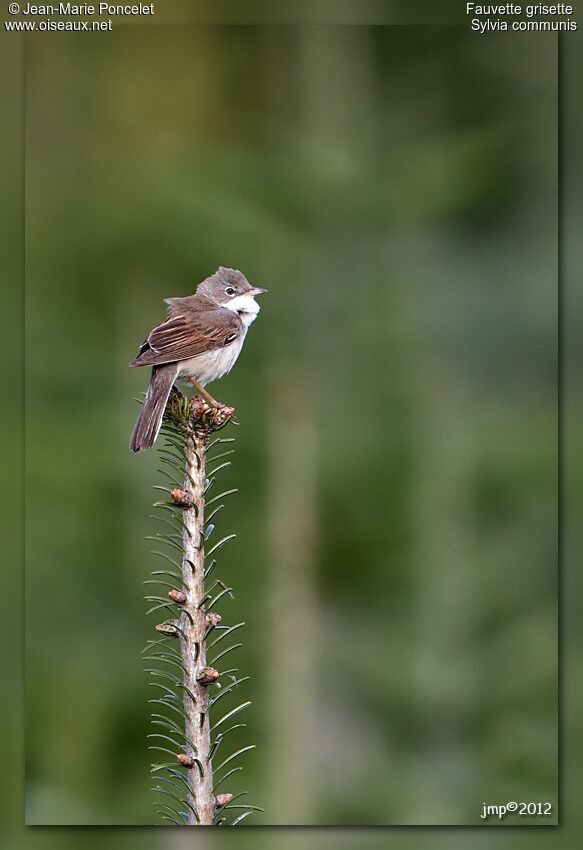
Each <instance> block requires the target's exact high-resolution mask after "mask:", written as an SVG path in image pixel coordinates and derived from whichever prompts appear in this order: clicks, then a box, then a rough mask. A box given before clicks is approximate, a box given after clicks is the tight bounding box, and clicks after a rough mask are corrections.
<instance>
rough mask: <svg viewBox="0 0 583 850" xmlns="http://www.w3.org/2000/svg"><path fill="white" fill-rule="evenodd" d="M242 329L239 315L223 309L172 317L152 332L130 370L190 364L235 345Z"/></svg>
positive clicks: (131, 364)
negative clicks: (178, 362)
mask: <svg viewBox="0 0 583 850" xmlns="http://www.w3.org/2000/svg"><path fill="white" fill-rule="evenodd" d="M242 328H243V325H242V323H241V320H240V318H239V317H238V316H237V315H236V314H235V313H232V312H231V311H230V310H225V309H221V308H218V309H216V310H205V311H204V312H196V313H195V312H192V313H191V312H187V313H183V314H179V315H176V316H171V317H170V318H169V319H166V321H165V322H162V324H160V325H158V326H157V327H155V328H154V330H153V331H151V332H150V335H149V336H148V338H147V340H146V341H145V342H144V343H143V345H142V347H141V348H140V352H139V354H138V356H137V357H136V358H135V360H132V362H131V363H130V366H155V365H158V364H160V363H173V362H175V361H176V360H189V359H190V358H191V357H196V355H197V354H203V353H204V352H205V351H212V349H214V348H223V346H225V345H229V343H231V342H234V341H235V340H236V339H237V337H238V336H239V334H240V333H241V331H242Z"/></svg>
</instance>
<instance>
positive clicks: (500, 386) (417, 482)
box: [26, 25, 557, 846]
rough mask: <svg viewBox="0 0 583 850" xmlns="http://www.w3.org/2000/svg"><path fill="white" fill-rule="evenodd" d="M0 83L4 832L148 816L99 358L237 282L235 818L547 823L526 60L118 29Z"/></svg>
mask: <svg viewBox="0 0 583 850" xmlns="http://www.w3.org/2000/svg"><path fill="white" fill-rule="evenodd" d="M26 61H27V64H26V71H27V75H26V76H27V79H26V162H27V166H26V204H27V212H26V238H27V253H26V274H27V292H26V323H27V329H26V331H27V352H28V353H27V382H26V394H27V415H26V437H27V447H28V448H27V488H28V508H27V576H26V585H27V586H26V621H27V717H26V724H27V754H28V768H27V778H28V786H27V787H28V792H27V793H28V804H27V820H28V822H29V823H36V824H147V823H150V822H152V819H153V815H152V812H151V807H150V801H149V795H148V761H149V757H148V753H147V750H146V734H147V731H148V712H147V708H146V700H147V697H148V688H147V677H146V676H144V674H143V673H142V672H141V665H140V662H139V653H140V649H141V647H142V646H143V644H144V642H145V640H146V639H147V638H148V637H150V636H151V632H150V631H149V630H148V629H149V626H148V623H147V621H146V617H145V614H144V603H143V601H142V598H141V586H142V585H141V582H142V581H143V579H144V578H146V577H147V573H148V572H149V570H150V569H151V567H152V559H151V556H150V555H149V554H148V549H149V546H148V543H147V541H145V540H144V537H145V535H146V534H148V533H149V532H150V530H151V525H150V523H151V520H149V518H148V514H149V512H150V511H149V504H150V502H151V493H152V491H151V485H152V484H153V483H155V481H156V465H157V460H156V457H155V453H153V452H152V453H149V454H148V455H145V456H143V457H142V456H140V457H133V456H132V457H130V455H129V452H128V451H127V442H128V439H129V434H130V431H131V428H132V425H133V420H134V417H135V415H136V412H137V411H136V405H135V404H133V403H132V401H131V399H132V397H134V396H136V395H138V394H139V393H140V392H141V391H142V390H143V389H144V388H145V384H146V381H147V375H146V374H144V373H141V372H139V371H138V370H129V369H127V363H128V362H129V360H130V359H131V358H132V357H133V356H134V354H135V351H136V350H137V346H138V345H139V343H140V342H141V341H142V339H143V338H144V335H145V333H146V332H147V331H148V329H149V328H150V327H151V326H152V325H153V324H154V323H155V322H156V321H158V320H159V319H160V317H161V315H163V305H162V298H164V297H168V296H173V295H183V294H186V293H188V292H191V291H192V290H193V288H194V286H195V285H196V283H197V282H198V281H199V280H200V279H202V278H203V277H204V276H206V275H207V274H209V273H210V272H212V271H213V270H214V269H215V268H216V267H217V266H218V265H219V264H223V265H227V266H235V267H239V268H241V269H242V270H243V271H244V272H245V273H246V274H247V276H248V277H249V278H250V280H251V281H252V282H254V283H256V284H257V285H258V286H266V287H267V288H268V289H269V295H266V296H265V298H264V300H263V302H262V303H263V309H262V313H261V315H260V317H259V319H258V321H257V322H256V323H255V325H254V326H253V328H252V329H251V331H250V334H249V337H248V340H247V342H246V344H245V349H244V351H243V354H242V356H241V359H240V362H239V363H238V364H237V367H236V369H235V370H234V371H233V372H232V373H231V375H229V376H228V377H227V378H225V379H224V380H223V381H221V382H220V384H217V385H215V386H214V388H213V391H214V393H215V395H216V396H217V397H218V398H220V399H222V400H224V401H226V402H228V403H230V404H233V405H235V406H236V408H237V413H238V418H239V420H240V422H241V428H240V429H239V431H238V453H237V458H236V464H235V465H234V467H233V468H232V469H231V470H229V471H228V472H226V473H225V481H227V479H229V481H228V482H227V486H228V484H229V482H232V486H235V484H236V486H239V487H240V490H241V493H240V494H239V496H237V497H235V499H234V500H233V501H231V504H230V505H229V506H228V507H227V508H226V509H225V512H226V513H228V527H229V530H231V528H233V530H234V531H236V532H237V534H238V536H239V543H238V545H237V547H236V550H235V548H233V549H232V551H231V552H229V551H227V550H225V552H224V555H223V556H222V558H221V562H220V570H221V572H220V574H219V575H220V576H221V577H226V578H228V579H229V580H230V581H232V582H233V583H234V584H235V586H236V588H237V597H236V599H235V600H234V601H232V602H231V603H230V604H231V605H232V608H233V611H232V618H233V620H234V618H236V619H237V620H239V619H242V620H245V621H246V623H247V629H246V642H245V647H244V649H243V650H242V655H241V668H242V669H245V671H249V672H250V673H251V674H252V681H251V682H250V683H249V684H248V686H247V687H248V690H249V691H252V692H253V701H254V711H253V714H252V716H251V715H249V718H248V723H249V729H248V731H249V734H250V736H251V740H252V741H254V742H255V743H257V745H258V749H257V751H256V756H254V758H253V760H252V761H249V763H248V765H247V768H246V776H245V787H246V788H248V789H249V791H250V792H251V794H252V796H253V798H255V799H259V800H261V801H262V802H263V801H265V804H266V814H265V815H259V816H258V817H257V821H256V822H257V823H259V822H261V823H274V822H277V823H303V822H313V823H318V824H331V823H337V824H347V823H352V824H359V823H360V824H364V823H371V824H383V823H384V824H388V823H389V824H393V823H397V824H411V823H415V824H428V823H435V824H437V823H446V824H470V823H479V822H480V821H479V816H480V813H481V811H482V806H483V804H484V802H502V801H505V800H510V799H516V800H524V801H530V800H535V801H538V800H543V801H544V800H550V801H551V802H553V804H556V783H557V745H556V701H557V658H556V655H557V647H556V632H557V623H556V604H557V597H556V535H557V522H556V489H557V485H556V379H555V375H556V365H557V364H556V343H557V340H556V332H555V321H556V287H557V241H556V201H557V185H556V154H557V150H556V109H557V103H556V41H555V40H554V39H553V38H552V37H550V38H549V37H546V36H540V37H537V39H536V40H534V39H524V38H521V37H513V36H512V35H510V34H507V35H505V37H504V38H498V37H495V36H491V37H489V38H488V39H487V40H479V39H477V38H475V37H474V36H473V35H472V34H471V33H469V32H467V31H465V30H463V29H462V28H454V27H452V28H444V27H441V28H440V27H367V26H360V27H342V26H336V27H334V26H330V27H328V26H309V27H294V26H289V27H287V26H282V27H277V26H274V27H270V26H257V27H246V26H228V27H222V26H216V27H215V26H212V27H210V26H209V27H206V26H186V25H182V26H164V27H120V28H118V29H116V30H114V31H113V32H112V33H111V34H108V37H107V39H104V38H103V37H102V35H101V34H100V35H98V36H96V37H93V36H87V37H84V38H83V39H69V38H67V37H64V36H60V35H58V34H55V35H54V37H51V38H50V39H49V38H44V37H42V36H41V37H33V38H31V39H30V40H29V42H28V47H27V60H26ZM298 435H300V436H301V439H299V438H298ZM290 528H291V529H293V530H294V535H293V537H291V535H290V532H289V529H290ZM232 790H234V791H237V790H239V789H237V788H233V789H232ZM545 822H548V821H545ZM448 846H449V844H448Z"/></svg>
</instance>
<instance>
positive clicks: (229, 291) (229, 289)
mask: <svg viewBox="0 0 583 850" xmlns="http://www.w3.org/2000/svg"><path fill="white" fill-rule="evenodd" d="M225 292H226V293H227V295H234V294H235V290H234V289H233V287H232V286H227V288H226V289H225Z"/></svg>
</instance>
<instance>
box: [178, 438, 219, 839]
mask: <svg viewBox="0 0 583 850" xmlns="http://www.w3.org/2000/svg"><path fill="white" fill-rule="evenodd" d="M205 443H206V438H205V436H204V435H202V434H200V433H199V432H197V431H193V432H192V433H191V434H189V435H188V436H187V437H186V441H185V456H186V473H187V475H186V481H185V484H184V491H185V493H187V494H188V495H189V496H190V497H191V502H192V503H191V506H190V507H188V508H186V509H185V510H184V513H183V520H184V535H183V546H184V557H183V561H182V579H183V587H184V593H185V594H186V602H185V603H184V612H185V613H184V614H183V615H182V618H181V619H182V622H183V626H184V627H183V635H181V639H180V642H181V648H182V659H183V663H184V667H185V668H186V672H185V673H184V685H185V688H184V711H185V718H186V720H185V729H184V731H185V734H186V737H187V739H188V740H189V741H190V742H192V744H193V745H194V750H193V752H192V753H191V755H192V756H193V758H195V759H198V764H197V763H194V765H193V766H192V767H191V768H190V769H189V770H188V771H187V775H186V779H187V782H188V785H189V787H190V789H191V791H192V801H191V802H192V805H193V807H194V808H195V809H196V811H197V813H198V823H200V824H207V825H208V824H212V822H213V816H214V798H213V773H212V765H211V763H210V761H209V752H210V746H211V740H210V737H211V736H210V724H209V693H208V686H207V685H205V684H203V683H202V682H200V681H198V677H199V674H200V672H201V670H202V669H203V668H204V667H206V666H207V664H206V645H205V640H204V633H205V629H206V626H207V623H206V615H205V612H204V609H203V599H204V546H203V527H204V496H203V491H204V480H205ZM193 697H194V701H193ZM199 766H200V767H199ZM201 768H202V775H201ZM196 823H197V821H196V819H195V817H194V814H193V813H192V812H189V820H188V824H189V825H194V824H196Z"/></svg>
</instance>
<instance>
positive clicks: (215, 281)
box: [196, 266, 267, 321]
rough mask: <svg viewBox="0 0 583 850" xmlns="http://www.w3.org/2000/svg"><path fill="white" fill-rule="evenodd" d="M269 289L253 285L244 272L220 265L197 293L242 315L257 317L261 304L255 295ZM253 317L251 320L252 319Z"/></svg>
mask: <svg viewBox="0 0 583 850" xmlns="http://www.w3.org/2000/svg"><path fill="white" fill-rule="evenodd" d="M266 291H267V290H265V289H261V288H260V287H257V286H251V284H250V283H249V281H248V280H247V278H246V277H245V275H244V274H243V272H240V271H239V270H238V269H228V268H225V266H219V268H218V269H217V271H216V272H215V273H214V274H212V275H211V276H210V277H207V278H206V280H203V282H202V283H200V284H199V285H198V287H197V289H196V293H197V295H204V296H205V297H206V298H209V299H210V300H211V301H214V302H215V304H218V305H219V306H221V307H226V308H227V309H228V310H232V311H233V312H234V313H238V314H239V315H240V316H241V317H249V318H250V317H251V316H252V319H254V318H255V316H256V315H257V313H258V312H259V304H258V303H257V302H256V301H255V296H256V295H260V294H261V293H262V292H266ZM252 319H251V321H252Z"/></svg>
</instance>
